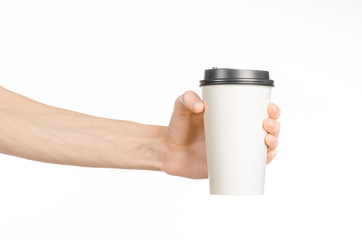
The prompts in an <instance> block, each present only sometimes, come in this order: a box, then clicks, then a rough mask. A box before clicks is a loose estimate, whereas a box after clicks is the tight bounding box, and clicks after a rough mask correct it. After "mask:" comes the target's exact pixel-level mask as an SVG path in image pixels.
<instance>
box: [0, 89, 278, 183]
mask: <svg viewBox="0 0 362 240" xmlns="http://www.w3.org/2000/svg"><path fill="white" fill-rule="evenodd" d="M204 107H205V106H204V103H203V102H202V101H201V99H200V97H199V96H198V95H197V94H196V93H194V92H192V91H187V92H185V93H184V94H183V95H181V96H180V97H178V98H177V99H176V101H175V105H174V111H173V114H172V117H171V120H170V123H169V126H168V127H164V126H156V125H146V124H139V123H135V122H131V121H124V120H113V119H106V118H100V117H95V116H90V115H86V114H82V113H78V112H73V111H69V110H65V109H61V108H56V107H52V106H49V105H45V104H42V103H39V102H37V101H34V100H32V99H29V98H26V97H24V96H21V95H19V94H17V93H14V92H11V91H8V90H6V89H5V88H2V87H0V119H1V120H0V121H1V122H0V152H2V153H5V154H9V155H14V156H18V157H22V158H27V159H32V160H37V161H42V162H49V163H58V164H68V165H77V166H88V167H109V168H127V169H145V170H162V171H165V172H166V173H168V174H171V175H177V176H183V177H189V178H207V164H206V151H205V150H206V148H205V138H204V127H203V110H204ZM279 112H280V110H279V108H278V107H277V106H276V105H275V104H270V105H269V106H268V113H269V116H270V118H268V119H266V120H265V121H264V122H263V126H264V128H265V129H266V131H267V132H269V133H270V134H268V135H266V137H265V142H266V144H267V145H268V162H270V161H271V160H272V158H273V157H275V154H276V152H275V148H276V146H277V136H278V134H279V129H280V125H279V123H278V122H277V121H276V119H277V118H278V117H279Z"/></svg>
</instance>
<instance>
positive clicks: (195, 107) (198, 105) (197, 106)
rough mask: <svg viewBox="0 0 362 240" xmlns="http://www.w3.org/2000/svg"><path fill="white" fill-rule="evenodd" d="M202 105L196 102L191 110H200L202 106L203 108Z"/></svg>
mask: <svg viewBox="0 0 362 240" xmlns="http://www.w3.org/2000/svg"><path fill="white" fill-rule="evenodd" d="M200 103H201V101H196V102H194V103H193V104H192V106H191V108H192V109H195V110H197V109H199V108H200V106H201V104H200Z"/></svg>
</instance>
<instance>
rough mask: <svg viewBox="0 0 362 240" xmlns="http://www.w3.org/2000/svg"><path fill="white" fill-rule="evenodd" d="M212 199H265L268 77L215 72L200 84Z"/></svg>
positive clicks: (249, 72) (248, 72)
mask: <svg viewBox="0 0 362 240" xmlns="http://www.w3.org/2000/svg"><path fill="white" fill-rule="evenodd" d="M200 86H201V87H202V98H203V101H204V103H205V112H204V127H205V142H206V156H207V165H208V176H209V184H210V193H211V194H225V195H226V194H227V195H229V194H230V195H241V194H263V193H264V179H265V166H266V161H267V146H266V145H265V142H264V138H265V135H266V132H265V130H264V128H263V126H262V123H263V120H264V119H265V118H267V117H268V113H267V106H268V104H269V102H270V95H271V89H272V87H273V86H274V81H273V80H270V79H269V72H267V71H259V70H239V69H228V68H213V69H208V70H205V79H204V80H201V81H200Z"/></svg>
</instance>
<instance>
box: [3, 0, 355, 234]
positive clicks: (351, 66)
mask: <svg viewBox="0 0 362 240" xmlns="http://www.w3.org/2000/svg"><path fill="white" fill-rule="evenodd" d="M361 29H362V2H361V1H358V0H356V1H352V0H343V1H342V0H340V1H331V0H328V1H318V0H313V1H312V0H310V1H306V0H305V1H290V0H284V1H281V0H274V1H267V0H265V1H261V0H245V1H236V0H223V1H215V0H214V1H213V0H208V1H197V0H193V1H191V0H183V1H166V0H164V1H163V0H153V1H146V0H144V1H140V0H132V1H131V0H129V1H128V0H126V1H110V0H102V1H101V0H98V1H79V0H76V1H75V0H72V1H70V0H69V1H65V0H62V1H60V0H59V1H10V0H9V1H4V0H0V84H1V85H2V86H4V87H5V88H8V89H10V90H12V91H15V92H18V93H20V94H23V95H25V96H28V97H30V98H33V99H35V100H37V101H40V102H43V103H47V104H49V105H54V106H58V107H62V108H66V109H71V110H75V111H79V112H83V113H88V114H92V115H96V116H102V117H108V118H115V119H124V120H132V121H136V122H140V123H147V124H157V125H167V124H168V121H169V118H170V116H171V113H172V108H173V103H174V100H175V99H176V97H177V96H178V95H180V94H182V93H183V92H184V91H186V90H188V89H191V90H194V91H196V92H197V93H199V94H201V89H200V88H199V87H198V81H199V80H200V79H202V77H203V71H204V69H207V68H211V67H213V66H217V67H230V68H246V69H263V70H268V71H270V74H271V77H272V79H274V80H275V83H276V88H274V89H273V97H272V98H273V101H274V102H276V103H277V104H278V105H279V106H280V107H281V109H282V116H281V119H280V122H281V125H282V130H281V134H280V145H279V148H278V155H277V157H276V158H275V159H274V160H273V162H272V164H270V165H268V167H267V175H266V186H265V195H263V196H235V197H231V196H210V195H209V192H208V191H209V189H208V182H207V180H190V179H185V178H180V177H172V176H169V175H166V174H164V173H161V172H152V171H139V170H120V169H94V168H81V167H71V166H59V165H52V164H45V163H39V162H33V161H29V160H25V159H20V158H16V157H11V156H7V155H0V239H37V240H41V239H278V240H279V239H332V238H333V239H361V238H362V228H361V226H362V204H361V202H362V157H361V143H362V140H361V136H362V128H361V124H362V117H361V116H362V114H361V111H362V109H361V103H362V94H361V93H362V77H361V76H362V57H361V56H362V47H361V44H362V34H361V31H362V30H361ZM0 121H1V120H0Z"/></svg>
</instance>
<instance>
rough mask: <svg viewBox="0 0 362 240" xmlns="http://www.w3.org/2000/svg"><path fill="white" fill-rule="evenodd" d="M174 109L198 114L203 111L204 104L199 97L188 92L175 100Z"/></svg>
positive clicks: (192, 92)
mask: <svg viewBox="0 0 362 240" xmlns="http://www.w3.org/2000/svg"><path fill="white" fill-rule="evenodd" d="M175 108H177V109H178V110H180V111H190V112H192V113H200V112H202V111H203V110H204V108H205V104H204V103H203V102H202V100H201V98H200V97H199V95H197V94H196V93H195V92H194V91H191V90H188V91H186V92H185V93H184V94H182V95H180V96H179V97H178V98H177V99H176V102H175Z"/></svg>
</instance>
